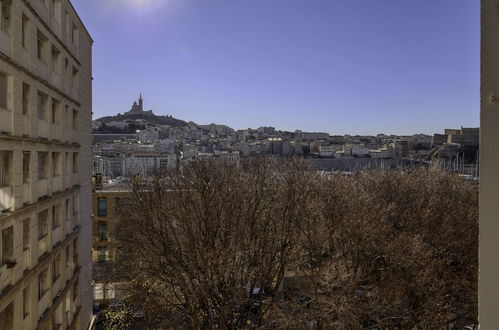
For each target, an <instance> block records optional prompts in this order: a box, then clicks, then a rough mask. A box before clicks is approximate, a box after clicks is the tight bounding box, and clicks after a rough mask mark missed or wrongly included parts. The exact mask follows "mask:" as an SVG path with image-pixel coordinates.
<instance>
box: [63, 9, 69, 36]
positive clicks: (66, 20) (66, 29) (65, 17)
mask: <svg viewBox="0 0 499 330" xmlns="http://www.w3.org/2000/svg"><path fill="white" fill-rule="evenodd" d="M64 32H66V33H69V14H68V12H67V11H64Z"/></svg>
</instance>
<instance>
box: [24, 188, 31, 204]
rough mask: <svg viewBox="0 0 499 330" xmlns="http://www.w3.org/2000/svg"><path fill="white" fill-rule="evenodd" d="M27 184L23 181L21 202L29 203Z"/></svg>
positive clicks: (29, 195)
mask: <svg viewBox="0 0 499 330" xmlns="http://www.w3.org/2000/svg"><path fill="white" fill-rule="evenodd" d="M29 186H30V185H29V183H23V204H29V203H30V202H31V194H30V189H29Z"/></svg>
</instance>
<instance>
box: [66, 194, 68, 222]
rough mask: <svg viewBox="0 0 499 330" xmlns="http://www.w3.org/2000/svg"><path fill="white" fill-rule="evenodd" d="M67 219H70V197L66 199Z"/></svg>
mask: <svg viewBox="0 0 499 330" xmlns="http://www.w3.org/2000/svg"><path fill="white" fill-rule="evenodd" d="M66 221H69V198H68V199H66Z"/></svg>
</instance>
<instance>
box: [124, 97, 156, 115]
mask: <svg viewBox="0 0 499 330" xmlns="http://www.w3.org/2000/svg"><path fill="white" fill-rule="evenodd" d="M123 115H124V116H128V115H154V114H153V113H152V110H148V111H144V102H143V100H142V93H141V94H140V97H139V103H137V101H135V102H133V105H132V108H131V109H130V111H127V112H125V113H124V114H123Z"/></svg>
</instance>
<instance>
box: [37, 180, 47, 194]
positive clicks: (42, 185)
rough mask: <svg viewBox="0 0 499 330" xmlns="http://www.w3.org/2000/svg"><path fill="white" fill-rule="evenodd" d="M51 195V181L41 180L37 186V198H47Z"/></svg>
mask: <svg viewBox="0 0 499 330" xmlns="http://www.w3.org/2000/svg"><path fill="white" fill-rule="evenodd" d="M48 194H49V180H48V179H40V180H38V182H37V184H36V196H37V197H38V198H40V197H43V196H47V195H48Z"/></svg>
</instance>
